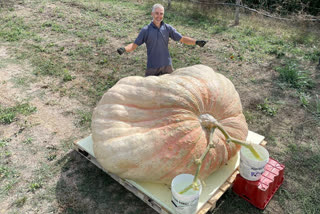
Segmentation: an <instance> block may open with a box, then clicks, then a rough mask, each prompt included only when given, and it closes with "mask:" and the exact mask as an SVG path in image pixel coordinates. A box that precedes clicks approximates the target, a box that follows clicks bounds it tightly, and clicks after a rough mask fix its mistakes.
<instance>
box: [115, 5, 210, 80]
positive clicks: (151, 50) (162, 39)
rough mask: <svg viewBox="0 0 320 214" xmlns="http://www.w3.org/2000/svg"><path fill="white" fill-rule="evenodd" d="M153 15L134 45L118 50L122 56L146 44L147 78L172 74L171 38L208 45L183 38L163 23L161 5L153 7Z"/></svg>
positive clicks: (190, 43)
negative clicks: (169, 44)
mask: <svg viewBox="0 0 320 214" xmlns="http://www.w3.org/2000/svg"><path fill="white" fill-rule="evenodd" d="M151 15H152V17H153V20H152V22H151V23H150V24H149V25H147V26H145V27H144V28H142V29H141V31H140V33H139V35H138V37H137V38H136V40H135V41H134V43H131V44H129V45H127V46H126V47H121V48H118V49H117V51H118V53H119V54H120V55H122V54H123V53H124V52H131V51H134V50H135V49H136V48H137V47H138V46H140V45H142V44H143V43H146V45H147V55H148V63H147V70H146V74H145V75H146V76H150V75H155V76H159V75H162V74H169V73H172V71H173V68H172V60H171V57H170V54H169V49H168V43H169V37H170V38H171V39H173V40H174V41H180V42H182V43H184V44H187V45H199V46H200V47H203V46H204V45H205V44H206V41H203V40H195V39H192V38H190V37H186V36H182V35H181V34H180V33H178V32H177V31H176V29H174V28H173V27H172V26H171V25H169V24H165V23H164V22H163V17H164V7H163V6H162V5H161V4H155V5H153V7H152V12H151Z"/></svg>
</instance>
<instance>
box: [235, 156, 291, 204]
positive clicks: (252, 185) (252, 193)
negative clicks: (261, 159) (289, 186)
mask: <svg viewBox="0 0 320 214" xmlns="http://www.w3.org/2000/svg"><path fill="white" fill-rule="evenodd" d="M284 168H285V167H284V165H282V164H280V163H278V162H277V161H276V160H274V159H272V158H269V161H268V163H267V165H266V166H265V168H264V170H265V171H264V173H263V174H262V176H261V178H260V180H257V181H249V180H246V179H244V178H243V177H242V176H241V175H240V174H238V175H237V177H236V179H235V181H234V184H233V187H232V190H233V191H234V192H235V193H236V194H238V195H239V196H240V197H242V198H244V199H245V200H247V201H248V202H250V203H251V204H252V205H254V206H255V207H257V208H259V209H264V208H265V207H266V206H267V204H268V203H269V201H270V199H271V198H272V196H273V195H274V194H275V192H276V191H277V190H278V189H279V187H280V186H281V184H282V182H283V180H284V177H283V173H284Z"/></svg>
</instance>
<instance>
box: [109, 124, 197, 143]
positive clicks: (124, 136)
mask: <svg viewBox="0 0 320 214" xmlns="http://www.w3.org/2000/svg"><path fill="white" fill-rule="evenodd" d="M187 121H194V122H195V123H196V122H197V121H196V120H184V121H179V122H177V123H171V124H168V125H164V126H159V127H154V128H149V129H146V131H140V132H134V133H132V134H128V135H124V134H122V135H121V136H118V137H113V138H112V141H113V140H117V139H118V138H126V137H129V136H132V135H136V134H146V133H148V132H150V131H153V130H155V129H162V128H166V127H168V126H170V125H172V124H173V125H175V124H179V123H185V122H187ZM114 129H129V128H127V127H125V128H114ZM110 131H112V128H111V129H110ZM112 141H109V142H108V143H112Z"/></svg>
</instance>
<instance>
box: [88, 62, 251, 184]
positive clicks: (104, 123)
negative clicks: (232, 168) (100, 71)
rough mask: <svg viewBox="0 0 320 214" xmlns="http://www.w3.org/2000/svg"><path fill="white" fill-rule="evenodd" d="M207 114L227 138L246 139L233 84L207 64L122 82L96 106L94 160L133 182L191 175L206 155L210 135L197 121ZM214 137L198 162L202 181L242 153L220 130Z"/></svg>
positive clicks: (131, 78) (237, 97)
mask: <svg viewBox="0 0 320 214" xmlns="http://www.w3.org/2000/svg"><path fill="white" fill-rule="evenodd" d="M205 115H207V116H209V117H211V116H212V118H215V119H216V120H217V121H218V122H219V123H220V124H221V125H222V126H223V127H224V129H225V130H226V131H227V132H228V134H229V135H230V136H231V137H234V138H237V139H240V140H245V139H246V137H247V134H248V128H247V123H246V121H245V117H244V115H243V113H242V106H241V102H240V98H239V95H238V93H237V91H236V90H235V88H234V85H233V84H232V83H231V81H230V80H229V79H227V78H226V77H224V76H223V75H222V74H219V73H217V72H215V71H213V70H212V69H211V68H209V67H207V66H204V65H195V66H191V67H186V68H181V69H177V70H176V71H175V72H173V73H172V74H167V75H162V76H149V77H140V76H130V77H126V78H123V79H121V80H119V81H118V82H117V84H116V85H114V86H113V87H112V88H111V89H109V90H108V91H107V92H106V93H105V94H104V95H103V97H102V99H101V100H100V102H99V103H98V105H97V107H96V108H95V109H94V112H93V117H92V138H93V150H94V154H95V157H96V159H97V160H98V162H99V163H100V164H101V166H102V167H103V168H104V169H105V170H107V171H108V172H111V173H113V174H116V175H118V176H120V177H122V178H127V179H132V180H136V181H148V182H156V183H170V182H171V180H172V179H173V178H174V177H175V176H176V175H178V174H181V173H190V174H194V173H195V171H196V169H197V165H196V164H195V159H198V158H200V156H201V155H202V154H203V153H204V151H205V150H206V147H207V145H208V139H209V138H208V135H210V133H208V129H207V128H206V127H205V122H203V119H201V118H203V117H204V116H205ZM212 139H213V141H214V142H215V148H212V149H210V151H209V153H208V154H207V156H206V157H205V159H204V160H203V163H202V165H201V170H200V173H199V176H200V178H201V179H204V178H206V177H207V176H208V175H210V174H211V173H212V172H213V171H215V170H216V169H218V168H219V167H220V166H221V165H223V164H226V163H227V161H228V160H229V159H230V158H231V157H233V156H234V155H235V154H236V153H237V151H238V150H239V149H240V146H239V145H236V144H234V143H232V142H230V143H229V142H228V143H227V142H226V139H225V136H224V135H223V134H222V132H221V131H220V130H218V129H216V130H215V132H214V134H213V136H212Z"/></svg>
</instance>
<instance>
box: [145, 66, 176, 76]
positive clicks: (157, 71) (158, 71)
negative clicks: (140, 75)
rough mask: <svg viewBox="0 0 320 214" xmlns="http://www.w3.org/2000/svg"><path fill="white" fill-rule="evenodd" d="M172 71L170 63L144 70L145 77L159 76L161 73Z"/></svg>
mask: <svg viewBox="0 0 320 214" xmlns="http://www.w3.org/2000/svg"><path fill="white" fill-rule="evenodd" d="M172 72H173V68H172V65H167V66H163V67H160V68H148V69H147V70H146V77H147V76H160V75H162V74H170V73H172Z"/></svg>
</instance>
